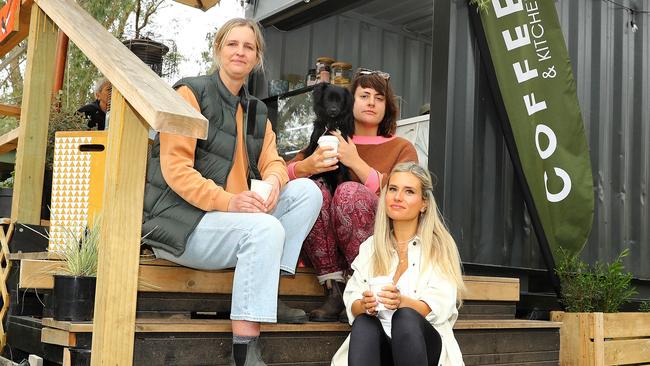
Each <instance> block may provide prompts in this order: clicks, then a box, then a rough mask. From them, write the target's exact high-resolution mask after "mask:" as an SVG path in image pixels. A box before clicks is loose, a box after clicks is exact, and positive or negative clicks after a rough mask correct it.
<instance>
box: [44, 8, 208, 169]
mask: <svg viewBox="0 0 650 366" xmlns="http://www.w3.org/2000/svg"><path fill="white" fill-rule="evenodd" d="M36 3H37V4H38V5H39V6H40V7H41V8H42V9H43V10H44V11H45V12H46V13H47V15H48V16H50V17H51V18H52V19H54V21H55V22H56V24H57V25H58V26H59V27H60V28H61V30H63V32H64V33H65V34H66V35H68V37H70V40H72V42H74V44H75V45H76V46H77V47H79V49H80V50H81V51H82V52H83V53H84V54H85V55H86V56H87V57H88V59H90V61H91V62H92V63H93V64H94V65H95V66H97V68H98V69H99V71H100V72H101V73H102V74H104V76H105V77H106V78H108V80H110V81H111V83H112V85H113V91H115V90H119V92H120V93H121V94H122V95H123V96H124V98H125V99H126V100H128V101H129V104H130V105H131V106H132V107H133V108H134V109H135V110H136V111H137V112H138V113H139V114H140V116H142V118H143V119H144V120H145V121H146V122H147V123H148V124H149V125H150V126H151V127H152V128H153V129H154V130H156V131H164V132H171V133H177V134H181V135H187V136H192V137H196V138H201V139H205V138H206V137H207V131H208V122H207V120H206V119H205V117H203V116H202V115H201V114H200V113H199V112H198V111H196V110H195V109H194V108H192V106H190V104H189V103H187V102H185V101H184V100H183V99H182V98H181V97H180V96H179V95H178V94H177V93H176V92H175V91H174V90H172V88H171V87H170V86H169V85H168V84H167V83H166V82H165V81H163V80H162V79H161V78H160V77H159V76H158V75H156V74H155V73H154V72H153V71H152V70H151V68H149V67H148V66H146V65H145V64H144V63H143V62H142V61H141V60H140V59H139V58H138V57H137V56H135V55H134V54H133V53H132V52H131V51H129V50H128V49H127V48H126V47H125V46H124V45H123V44H122V43H121V42H120V41H119V40H118V39H116V38H115V37H113V35H112V34H110V33H109V32H108V31H107V30H106V29H104V28H103V27H102V26H101V25H100V24H99V23H97V21H96V20H95V19H93V17H91V16H90V14H88V13H87V12H86V11H85V10H84V9H82V8H81V7H80V6H79V4H77V2H76V1H74V0H38V1H36ZM112 114H113V113H112V111H111V118H113V115H112ZM111 123H112V121H111ZM145 141H146V140H145ZM145 156H146V154H145Z"/></svg>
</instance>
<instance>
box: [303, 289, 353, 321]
mask: <svg viewBox="0 0 650 366" xmlns="http://www.w3.org/2000/svg"><path fill="white" fill-rule="evenodd" d="M323 286H324V287H325V291H327V299H325V303H324V304H323V305H321V307H319V308H318V309H315V310H313V311H312V312H311V313H309V320H311V321H313V322H337V321H339V314H340V313H341V311H342V310H343V309H345V305H344V304H343V290H345V283H343V282H337V281H334V280H327V281H325V284H324V285H323Z"/></svg>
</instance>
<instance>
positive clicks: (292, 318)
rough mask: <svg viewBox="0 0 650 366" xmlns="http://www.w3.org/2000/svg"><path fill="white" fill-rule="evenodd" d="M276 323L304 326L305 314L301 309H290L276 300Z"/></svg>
mask: <svg viewBox="0 0 650 366" xmlns="http://www.w3.org/2000/svg"><path fill="white" fill-rule="evenodd" d="M277 321H278V323H284V324H304V323H307V313H305V311H304V310H302V309H294V308H290V307H289V306H288V305H287V304H285V303H284V302H283V301H282V300H280V299H278V313H277Z"/></svg>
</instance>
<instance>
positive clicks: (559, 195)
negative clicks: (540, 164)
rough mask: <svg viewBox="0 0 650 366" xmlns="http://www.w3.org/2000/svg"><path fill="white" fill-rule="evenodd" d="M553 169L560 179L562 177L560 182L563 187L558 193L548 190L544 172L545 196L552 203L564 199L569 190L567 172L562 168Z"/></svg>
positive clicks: (569, 184)
mask: <svg viewBox="0 0 650 366" xmlns="http://www.w3.org/2000/svg"><path fill="white" fill-rule="evenodd" d="M553 169H554V170H555V174H557V176H558V177H560V179H562V183H563V184H564V187H563V188H562V190H561V191H560V192H559V193H551V192H549V191H548V174H546V172H544V188H545V189H546V198H547V199H548V200H549V201H550V202H553V203H556V202H560V201H562V200H563V199H565V198H566V197H567V196H568V195H569V193H570V192H571V177H569V174H567V172H566V171H565V170H564V169H560V168H553Z"/></svg>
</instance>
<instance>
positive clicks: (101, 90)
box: [77, 77, 111, 131]
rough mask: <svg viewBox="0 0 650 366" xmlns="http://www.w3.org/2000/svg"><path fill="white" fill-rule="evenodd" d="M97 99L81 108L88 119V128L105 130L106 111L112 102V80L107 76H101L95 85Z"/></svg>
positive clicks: (94, 91)
mask: <svg viewBox="0 0 650 366" xmlns="http://www.w3.org/2000/svg"><path fill="white" fill-rule="evenodd" d="M93 93H94V95H95V100H94V101H92V102H90V103H88V104H86V105H84V106H83V107H81V108H79V109H78V110H77V112H79V113H83V114H84V115H85V117H86V119H87V120H88V129H91V130H92V129H95V128H96V129H97V130H99V131H103V130H104V129H105V128H106V112H107V111H108V106H109V105H110V102H111V82H110V81H108V79H106V78H105V77H102V78H99V79H97V80H96V81H95V84H94V85H93Z"/></svg>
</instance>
